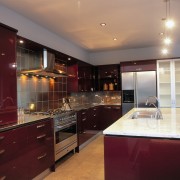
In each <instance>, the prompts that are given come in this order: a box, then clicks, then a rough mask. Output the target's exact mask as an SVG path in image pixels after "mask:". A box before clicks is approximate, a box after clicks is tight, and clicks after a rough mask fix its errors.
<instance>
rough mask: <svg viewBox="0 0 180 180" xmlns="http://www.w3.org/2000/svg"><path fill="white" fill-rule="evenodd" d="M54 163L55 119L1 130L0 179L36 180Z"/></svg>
mask: <svg viewBox="0 0 180 180" xmlns="http://www.w3.org/2000/svg"><path fill="white" fill-rule="evenodd" d="M53 166H54V133H53V122H52V120H51V119H46V120H42V121H41V122H37V123H33V124H32V125H27V126H23V127H19V128H16V129H13V130H8V131H5V132H2V133H0V179H18V180H21V179H32V178H34V177H36V176H37V175H39V174H40V173H41V172H43V171H44V170H46V169H47V168H49V167H53Z"/></svg>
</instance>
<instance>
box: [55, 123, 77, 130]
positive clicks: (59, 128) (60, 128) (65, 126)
mask: <svg viewBox="0 0 180 180" xmlns="http://www.w3.org/2000/svg"><path fill="white" fill-rule="evenodd" d="M74 124H76V121H75V122H72V123H69V124H66V125H64V126H60V127H59V126H56V127H55V128H56V129H57V130H56V132H57V131H59V130H62V129H65V128H68V127H70V126H72V125H74Z"/></svg>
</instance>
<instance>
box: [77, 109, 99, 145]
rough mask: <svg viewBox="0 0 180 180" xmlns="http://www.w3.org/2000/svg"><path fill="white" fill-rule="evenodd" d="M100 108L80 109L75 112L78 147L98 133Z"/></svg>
mask: <svg viewBox="0 0 180 180" xmlns="http://www.w3.org/2000/svg"><path fill="white" fill-rule="evenodd" d="M100 111H101V106H96V107H92V108H89V109H82V110H80V111H78V112H77V117H78V118H77V119H78V123H77V129H78V139H79V145H81V144H83V143H84V142H86V141H87V140H89V139H90V138H92V137H93V136H94V135H95V134H97V133H98V132H99V127H98V125H99V124H98V121H99V115H100Z"/></svg>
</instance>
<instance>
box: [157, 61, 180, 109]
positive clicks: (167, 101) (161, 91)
mask: <svg viewBox="0 0 180 180" xmlns="http://www.w3.org/2000/svg"><path fill="white" fill-rule="evenodd" d="M157 81H158V99H159V100H160V107H180V59H169V60H158V61H157Z"/></svg>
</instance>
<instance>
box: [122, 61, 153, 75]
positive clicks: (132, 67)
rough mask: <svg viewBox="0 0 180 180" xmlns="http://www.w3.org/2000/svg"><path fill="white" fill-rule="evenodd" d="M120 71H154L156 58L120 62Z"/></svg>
mask: <svg viewBox="0 0 180 180" xmlns="http://www.w3.org/2000/svg"><path fill="white" fill-rule="evenodd" d="M120 64H121V72H137V71H156V60H144V61H127V62H121V63H120Z"/></svg>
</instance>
